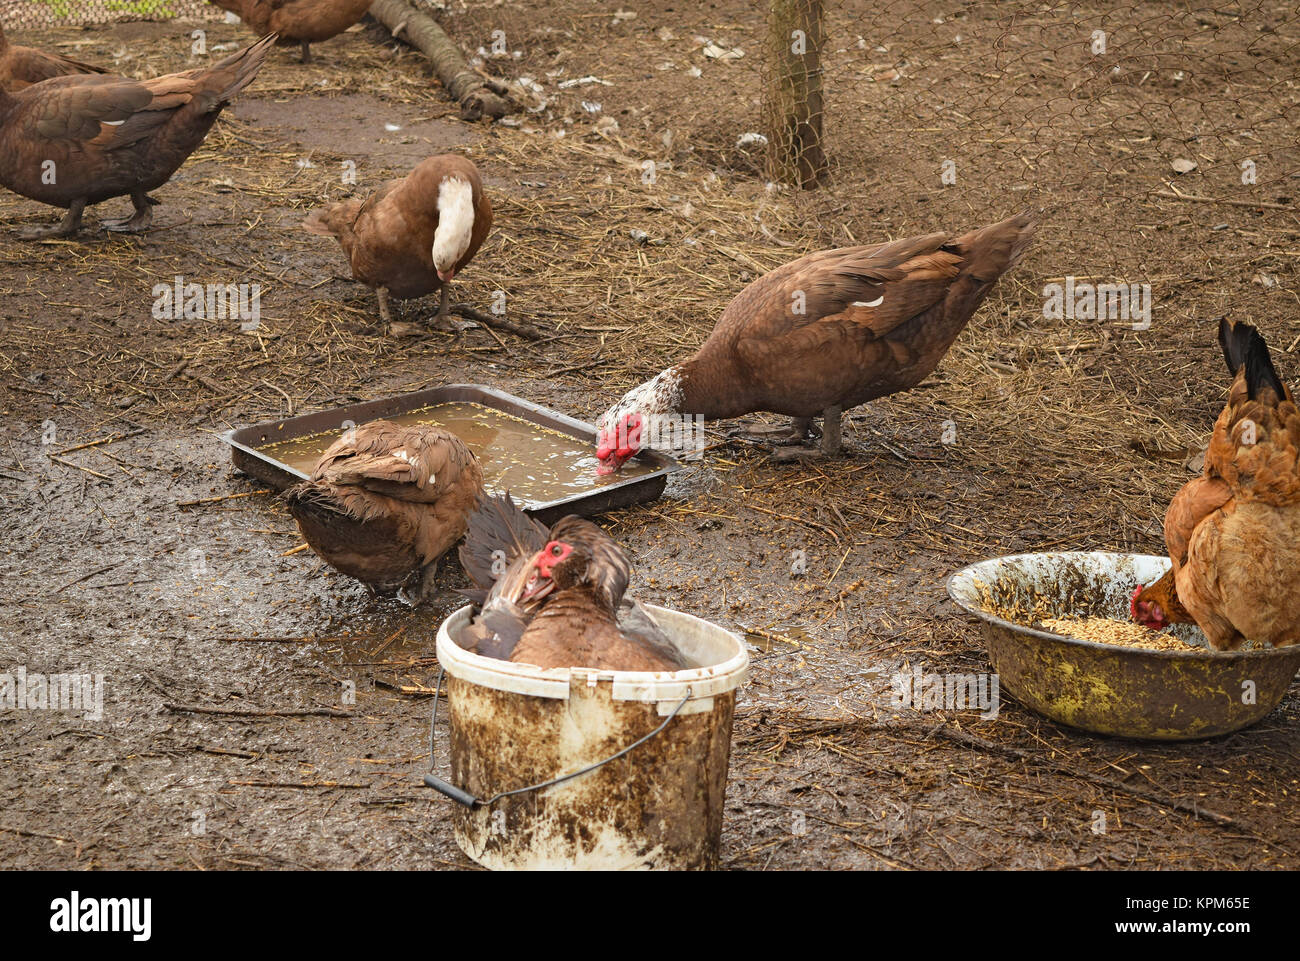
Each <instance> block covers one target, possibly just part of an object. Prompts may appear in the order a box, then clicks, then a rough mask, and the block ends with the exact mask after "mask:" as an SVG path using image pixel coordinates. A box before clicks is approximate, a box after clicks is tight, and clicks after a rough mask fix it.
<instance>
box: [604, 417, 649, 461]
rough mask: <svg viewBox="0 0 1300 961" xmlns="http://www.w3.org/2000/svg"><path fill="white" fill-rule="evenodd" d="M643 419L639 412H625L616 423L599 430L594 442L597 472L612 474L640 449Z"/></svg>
mask: <svg viewBox="0 0 1300 961" xmlns="http://www.w3.org/2000/svg"><path fill="white" fill-rule="evenodd" d="M643 426H644V421H643V419H642V417H641V415H640V414H638V413H632V414H625V415H623V417H622V418H620V419H619V421H618V423H617V424H615V425H612V426H611V427H608V428H606V429H604V430H602V431H601V432H600V436H599V438H598V440H597V442H596V458H597V459H598V460H599V461H600V466H598V467H597V468H596V473H597V474H612V473H614V472H615V471H617V470H618V469H619V468H620V467H622V466H623V464H624V463H625V462H626V461H627V460H628V459H629V458H631V457H633V456H635V455H636V453H637V452H638V451H639V450H641V430H642V427H643Z"/></svg>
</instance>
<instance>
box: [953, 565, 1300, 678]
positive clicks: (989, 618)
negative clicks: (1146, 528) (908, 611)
mask: <svg viewBox="0 0 1300 961" xmlns="http://www.w3.org/2000/svg"><path fill="white" fill-rule="evenodd" d="M1030 557H1060V558H1072V557H1073V558H1094V557H1141V558H1149V559H1152V560H1156V561H1164V562H1165V564H1166V566H1168V564H1169V558H1168V557H1161V556H1160V555H1158V554H1135V553H1132V552H1124V551H1022V552H1021V553H1019V554H1003V555H1000V556H996V557H988V558H985V559H984V560H980V561H975V562H974V563H972V564H967V565H966V566H965V567H963V568H962V569H961V570H959V571H955V572H953V573H952V574H949V575H948V577H947V579H946V580H945V581H944V587H945V589H946V590H947V592H948V597H949V598H950V599H951V600H952V602H953V603H954V604H956V605H957V606H958V607H960V608H961V609H962V610H964V611H966V612H967V613H968V614H974V615H975V616H976V617H978V618H979V619H980V620H982V621H984V622H985V623H988V624H992V625H994V626H996V627H999V628H1002V629H1003V630H1004V631H1009V632H1010V633H1012V634H1021V635H1025V636H1028V637H1034V638H1037V639H1039V640H1043V641H1055V642H1057V643H1059V644H1062V645H1064V646H1067V647H1068V646H1075V647H1081V648H1085V649H1091V650H1094V651H1108V652H1110V653H1112V654H1119V655H1122V656H1124V657H1129V658H1132V657H1135V656H1136V657H1143V658H1156V659H1159V660H1196V661H1221V662H1225V661H1241V660H1249V659H1251V658H1269V657H1277V658H1288V657H1289V658H1292V659H1295V660H1297V661H1300V644H1297V645H1294V646H1292V647H1267V648H1259V649H1251V650H1249V651H1241V650H1237V651H1214V650H1210V649H1209V648H1206V649H1204V650H1205V652H1204V653H1201V652H1198V651H1154V650H1146V649H1144V648H1140V647H1126V646H1123V645H1119V644H1102V643H1101V642H1100V641H1087V640H1084V639H1082V638H1078V637H1070V636H1069V635H1066V634H1053V633H1052V632H1051V631H1044V630H1040V629H1038V628H1036V627H1030V626H1029V625H1027V624H1017V623H1016V622H1014V621H1008V620H1006V619H1005V618H1002V617H998V616H997V615H996V614H992V613H990V612H988V611H986V610H983V609H981V608H979V607H976V606H972V605H970V604H968V603H966V601H965V599H964V598H961V597H958V596H957V593H956V591H955V590H954V587H953V584H954V582H956V581H957V580H958V579H959V578H963V577H964V578H970V577H972V576H974V574H975V571H976V569H977V568H980V567H984V566H985V565H989V564H993V563H1004V562H1008V561H1017V560H1021V559H1023V558H1030Z"/></svg>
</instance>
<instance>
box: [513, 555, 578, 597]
mask: <svg viewBox="0 0 1300 961" xmlns="http://www.w3.org/2000/svg"><path fill="white" fill-rule="evenodd" d="M572 553H573V547H572V546H571V545H569V544H566V543H564V541H551V542H550V543H549V544H547V545H546V546H545V547H544V548H542V549H541V550H540V551H538V552H537V553H536V554H535V555H534V556H533V563H532V573H530V574H529V575H528V580H527V581H526V582H525V585H524V593H523V596H522V597H521V598H520V600H521V601H531V600H536V599H537V598H540V597H543V596H545V595H546V594H549V593H550V592H551V591H552V590H554V588H555V582H554V581H553V580H551V569H552V568H553V567H555V565H556V564H560V563H562V562H563V561H564V560H566V559H567V558H568V556H569V555H570V554H572Z"/></svg>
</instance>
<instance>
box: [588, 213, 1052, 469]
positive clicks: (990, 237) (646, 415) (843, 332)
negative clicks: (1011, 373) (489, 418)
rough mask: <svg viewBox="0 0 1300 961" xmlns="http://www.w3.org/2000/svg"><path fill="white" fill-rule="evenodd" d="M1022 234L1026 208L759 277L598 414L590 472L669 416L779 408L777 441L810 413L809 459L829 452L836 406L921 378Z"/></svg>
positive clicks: (617, 463)
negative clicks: (976, 225)
mask: <svg viewBox="0 0 1300 961" xmlns="http://www.w3.org/2000/svg"><path fill="white" fill-rule="evenodd" d="M1034 226H1035V224H1034V218H1033V217H1032V216H1031V215H1030V214H1029V213H1028V212H1026V213H1022V214H1020V215H1019V216H1016V217H1012V218H1010V219H1009V220H1003V221H1001V222H1000V223H996V224H992V225H990V226H987V227H982V228H980V229H978V230H974V231H972V232H970V233H967V234H963V235H962V236H960V237H957V238H956V239H951V238H949V237H948V235H946V234H938V233H936V234H927V235H926V236H924V237H912V238H909V239H906V240H895V241H892V242H890V243H885V244H872V245H870V246H864V247H845V248H842V249H839V250H823V251H819V252H817V253H814V254H809V255H808V256H806V257H801V258H800V259H799V260H796V261H794V262H793V263H789V264H786V265H785V266H784V267H778V268H777V269H776V270H774V271H772V272H771V273H769V274H765V275H764V276H762V277H760V278H758V280H756V281H754V282H753V283H751V284H750V285H749V286H748V287H746V288H745V289H744V290H742V291H741V292H740V293H739V294H738V295H737V296H736V298H735V299H734V300H732V301H731V303H730V304H729V305H728V306H727V309H726V310H724V311H723V313H722V316H721V317H720V318H719V319H718V323H717V325H716V326H715V327H714V328H713V332H712V333H711V334H710V335H709V337H708V339H707V340H706V341H705V342H704V344H703V345H702V346H701V347H700V349H699V350H698V351H696V352H695V356H693V357H691V358H690V359H689V360H686V361H683V362H682V363H680V364H676V365H674V366H673V367H669V368H668V369H667V370H665V371H663V372H662V373H660V374H659V375H658V376H657V377H654V378H653V379H651V380H649V381H647V382H646V383H644V384H642V385H640V386H639V387H636V388H634V389H632V390H630V391H628V392H627V393H626V394H625V395H624V396H623V398H622V399H621V400H620V401H619V402H618V403H616V404H614V405H613V406H612V407H610V408H609V410H607V411H606V412H605V413H604V415H602V416H601V418H600V420H599V422H598V424H597V427H598V429H599V432H600V433H599V439H598V443H597V456H598V458H599V460H600V464H599V467H598V468H597V469H598V471H599V472H600V473H611V472H613V471H616V470H618V469H619V467H621V466H622V465H623V463H624V462H625V461H627V460H628V458H630V457H632V456H634V455H635V454H636V453H637V452H638V451H639V450H641V449H642V447H643V446H646V445H648V444H651V443H653V442H654V438H655V435H656V433H658V434H659V436H661V437H662V436H666V435H665V433H664V430H663V428H664V427H667V426H670V425H671V424H672V422H673V421H674V420H675V419H677V417H678V415H685V416H692V415H698V416H702V417H704V418H709V419H713V418H725V417H737V416H739V415H741V414H748V413H753V412H755V411H770V412H772V413H776V414H787V415H789V416H790V417H791V418H793V422H792V424H791V427H790V429H789V430H788V431H787V432H785V436H784V437H781V438H780V440H783V441H786V442H792V443H801V442H802V441H803V439H804V438H805V437H806V436H807V435H808V434H810V433H811V431H812V419H813V417H815V416H818V415H820V416H821V417H822V418H823V422H822V437H821V451H820V454H834V453H837V452H838V451H839V449H840V417H841V415H842V414H843V413H844V411H846V410H848V409H849V408H851V407H856V406H857V405H859V404H864V403H866V402H867V401H870V400H874V399H875V398H877V397H884V396H886V395H888V394H893V393H896V392H898V391H902V390H907V389H909V388H911V387H915V386H916V385H917V384H919V383H920V382H921V381H922V380H924V379H925V377H927V376H928V375H929V374H930V373H931V372H932V371H933V370H934V369H935V367H937V366H938V364H939V361H940V360H942V359H943V356H944V355H945V354H946V353H947V352H948V348H949V347H951V346H952V343H953V341H954V340H956V339H957V335H958V334H959V333H961V331H962V328H964V327H965V326H966V322H967V321H968V320H970V318H971V315H972V314H974V313H975V310H976V309H977V308H978V307H979V305H980V304H981V303H982V302H983V300H984V298H985V297H986V296H987V295H988V293H989V291H990V290H992V289H993V285H994V284H995V283H996V282H997V280H998V278H999V277H1000V276H1002V274H1004V273H1006V272H1007V271H1008V270H1010V269H1011V268H1012V267H1014V266H1015V265H1016V263H1017V262H1018V261H1019V260H1020V258H1021V256H1022V255H1023V254H1024V252H1025V249H1026V248H1027V247H1028V246H1029V243H1030V240H1031V239H1032V238H1033V234H1034ZM809 453H813V452H806V451H801V450H797V449H795V450H789V451H788V452H784V453H780V454H779V455H778V457H779V459H787V458H789V457H802V456H807V455H808V454H809ZM813 456H816V453H813Z"/></svg>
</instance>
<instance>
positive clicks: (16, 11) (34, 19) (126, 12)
mask: <svg viewBox="0 0 1300 961" xmlns="http://www.w3.org/2000/svg"><path fill="white" fill-rule="evenodd" d="M224 16H225V11H223V10H219V9H217V8H216V7H214V6H212V5H211V4H209V3H205V2H204V0H0V26H3V27H4V28H5V29H6V30H36V29H39V28H43V27H53V26H87V25H93V24H101V23H120V22H122V21H126V20H179V19H188V20H219V19H221V18H222V17H224Z"/></svg>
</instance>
